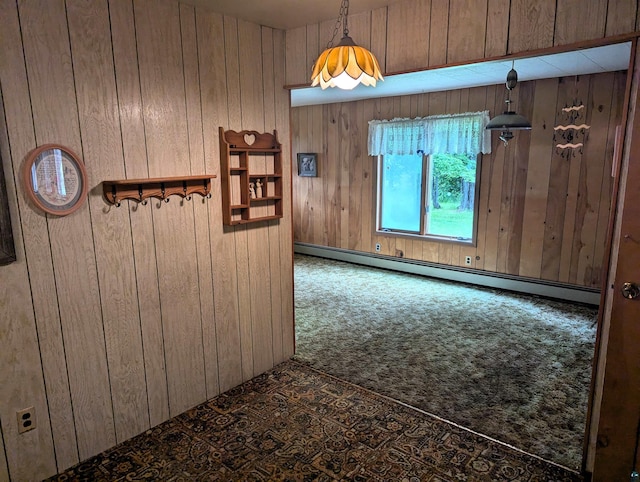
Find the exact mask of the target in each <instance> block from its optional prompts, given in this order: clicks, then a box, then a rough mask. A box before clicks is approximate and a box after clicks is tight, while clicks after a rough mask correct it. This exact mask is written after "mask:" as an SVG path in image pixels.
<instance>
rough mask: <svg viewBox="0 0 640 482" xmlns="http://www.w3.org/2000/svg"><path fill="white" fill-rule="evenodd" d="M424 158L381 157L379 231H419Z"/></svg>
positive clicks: (414, 156)
mask: <svg viewBox="0 0 640 482" xmlns="http://www.w3.org/2000/svg"><path fill="white" fill-rule="evenodd" d="M421 199H422V156H421V155H408V156H396V155H386V156H383V158H382V185H381V206H380V213H381V214H380V228H381V229H390V230H401V231H413V232H420V203H421Z"/></svg>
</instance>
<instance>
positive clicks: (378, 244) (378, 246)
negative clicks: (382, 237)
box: [376, 243, 380, 252]
mask: <svg viewBox="0 0 640 482" xmlns="http://www.w3.org/2000/svg"><path fill="white" fill-rule="evenodd" d="M376 251H378V252H380V243H376Z"/></svg>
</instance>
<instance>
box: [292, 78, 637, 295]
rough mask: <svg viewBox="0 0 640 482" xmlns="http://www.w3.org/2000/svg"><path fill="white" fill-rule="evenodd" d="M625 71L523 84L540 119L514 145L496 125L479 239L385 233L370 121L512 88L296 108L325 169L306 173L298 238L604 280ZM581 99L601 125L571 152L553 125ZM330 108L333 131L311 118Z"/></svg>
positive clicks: (525, 107) (520, 91)
mask: <svg viewBox="0 0 640 482" xmlns="http://www.w3.org/2000/svg"><path fill="white" fill-rule="evenodd" d="M625 79H626V72H617V73H607V74H596V75H589V76H580V77H578V78H574V77H571V78H560V79H545V80H539V81H531V82H521V83H519V84H518V87H517V88H516V89H515V91H514V95H513V96H512V99H513V100H514V102H515V105H516V106H517V110H518V112H522V113H523V115H525V116H527V117H529V118H530V119H532V122H533V125H534V129H533V130H532V131H531V132H518V133H516V136H515V138H514V139H513V140H512V141H511V142H510V143H509V145H508V146H506V147H505V146H504V145H503V143H502V142H501V141H499V140H498V138H497V135H495V134H494V135H493V140H492V153H491V154H487V155H484V156H483V158H482V160H481V164H480V166H481V167H480V169H481V180H480V190H479V197H478V203H479V204H478V207H479V213H478V232H477V240H478V241H477V244H476V246H465V245H460V244H452V243H437V242H432V241H423V240H415V239H409V238H402V237H397V236H385V235H382V234H380V233H375V232H374V229H375V218H374V216H375V214H374V211H375V203H376V196H375V176H374V175H373V174H374V171H375V168H374V166H375V159H374V158H371V157H369V156H366V142H367V133H368V124H367V122H368V121H369V120H371V119H372V118H375V119H391V118H393V117H399V116H404V117H407V116H409V115H411V116H413V117H416V116H418V117H422V116H427V115H434V114H442V113H457V112H465V111H478V110H485V109H488V110H489V111H490V112H491V114H492V115H494V113H495V112H496V111H502V109H503V105H504V87H503V86H501V85H498V86H488V87H475V88H472V89H461V90H455V91H449V92H434V93H429V94H420V95H412V96H403V97H394V98H382V99H376V100H363V101H357V102H348V103H341V104H329V105H324V106H322V107H318V106H307V107H296V108H294V109H292V119H293V124H294V126H293V130H292V132H293V143H294V146H295V149H298V152H316V151H317V152H320V157H319V166H320V172H319V175H318V177H317V178H301V177H297V176H296V177H294V181H293V188H294V200H295V201H296V202H295V203H294V223H295V224H296V229H295V230H294V234H295V241H299V242H303V243H310V244H316V245H321V246H330V247H337V248H344V249H350V250H355V251H362V252H375V250H374V248H373V246H375V244H376V243H380V244H381V253H383V254H386V255H390V256H402V257H405V258H411V259H416V260H421V261H429V262H435V263H440V264H444V265H450V266H464V258H465V256H472V259H474V267H475V268H477V269H481V270H484V271H488V272H494V273H504V274H509V275H516V276H524V277H527V278H533V279H541V280H547V281H556V282H562V283H567V284H573V285H578V286H586V287H596V288H597V287H600V283H601V279H600V273H602V261H603V253H604V252H603V250H602V249H603V248H600V247H598V246H597V241H596V239H600V240H601V239H602V237H601V236H602V235H603V234H602V232H598V230H597V229H596V227H597V226H605V225H607V223H608V219H609V205H610V200H611V190H610V188H609V187H608V186H609V184H610V182H609V181H608V180H609V179H610V172H611V161H612V157H613V150H612V149H613V142H614V136H615V126H617V125H618V124H619V123H620V121H621V109H622V100H623V99H622V95H623V94H622V90H623V88H622V86H623V85H624V82H625ZM605 85H614V86H616V87H615V88H614V89H607V88H605V87H604V86H605ZM576 102H582V103H584V105H585V109H584V111H585V114H584V119H583V120H584V121H585V122H586V123H587V124H593V125H592V128H591V129H592V131H591V132H590V134H589V137H588V139H587V140H586V142H585V146H584V148H583V149H582V152H580V151H577V150H576V151H575V152H574V153H573V155H567V154H568V153H567V152H566V151H564V152H562V151H559V150H558V149H556V148H555V145H556V144H557V143H558V142H560V141H561V140H560V139H558V140H554V129H553V128H554V126H556V125H558V124H562V125H564V124H565V123H566V121H567V119H566V114H564V113H562V108H563V107H566V106H571V105H574V103H576ZM319 117H320V118H322V119H324V120H325V122H324V124H323V129H322V132H318V130H317V129H314V128H312V127H310V126H313V122H315V121H316V120H317V119H318V118H319ZM579 122H580V123H582V120H579ZM320 148H322V150H319V149H320ZM345 191H346V192H347V193H348V195H347V196H345V195H344V193H345ZM315 192H322V193H323V195H324V197H323V198H317V197H316V196H315V195H314V193H315ZM345 217H346V218H347V220H346V222H345ZM323 226H324V230H325V231H326V232H327V236H326V239H325V238H323V239H322V240H321V239H320V238H319V237H318V236H316V235H314V233H317V232H319V231H322V229H323ZM345 229H346V230H347V232H346V233H345V232H344V230H345ZM598 236H600V237H598ZM600 244H602V242H600ZM596 251H597V254H596Z"/></svg>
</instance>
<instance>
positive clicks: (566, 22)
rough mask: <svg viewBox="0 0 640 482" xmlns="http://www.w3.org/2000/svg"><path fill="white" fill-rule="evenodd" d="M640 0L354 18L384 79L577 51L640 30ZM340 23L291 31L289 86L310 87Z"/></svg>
mask: <svg viewBox="0 0 640 482" xmlns="http://www.w3.org/2000/svg"><path fill="white" fill-rule="evenodd" d="M639 15H640V10H639V9H638V2H637V0H589V1H588V2H585V1H584V0H536V1H535V2H534V1H531V0H404V1H401V2H396V3H393V4H391V5H390V6H388V7H383V8H380V9H377V10H372V11H368V12H363V13H359V14H356V15H350V16H349V34H350V35H351V37H352V38H353V40H354V41H355V42H356V43H357V44H358V45H362V46H364V47H367V48H369V49H371V51H372V52H373V53H374V54H375V55H376V58H377V59H378V62H379V63H380V68H381V69H382V71H383V73H386V74H392V73H398V72H404V71H409V70H421V69H425V68H429V67H431V68H433V67H437V66H442V65H446V64H451V63H458V62H467V61H476V60H482V59H483V58H489V57H497V56H504V55H507V54H517V53H522V52H526V51H529V50H537V49H544V48H549V47H554V46H560V45H570V44H572V43H576V42H582V41H585V40H594V39H602V38H605V37H612V36H615V35H621V34H627V33H631V32H634V31H635V30H637V29H639V28H640V19H639ZM334 25H335V20H330V21H326V22H322V23H320V24H312V25H306V26H304V27H299V28H295V29H291V30H287V33H286V46H287V73H286V83H287V85H309V84H310V77H311V70H312V67H313V63H314V62H315V60H316V59H317V58H318V55H319V54H320V52H321V51H322V50H324V49H325V48H326V45H327V42H328V41H329V40H330V39H331V35H332V33H333V28H334Z"/></svg>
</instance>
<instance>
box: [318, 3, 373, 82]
mask: <svg viewBox="0 0 640 482" xmlns="http://www.w3.org/2000/svg"><path fill="white" fill-rule="evenodd" d="M348 15H349V0H342V4H341V5H340V15H339V16H338V20H337V22H336V27H335V29H334V31H333V37H332V38H331V40H330V41H329V43H328V44H327V48H326V50H325V51H324V52H322V53H321V54H320V57H318V60H317V61H316V64H315V66H314V67H313V74H312V75H311V81H312V82H311V86H316V85H318V84H319V85H320V87H322V89H323V90H324V89H326V88H327V87H338V88H339V89H345V90H351V89H353V88H354V87H355V86H357V85H358V84H363V85H370V86H373V87H375V85H376V81H377V80H384V79H383V78H382V74H381V73H380V66H379V65H378V61H377V60H376V58H375V56H374V55H373V54H372V53H371V52H369V51H368V50H367V49H365V48H363V47H359V46H357V45H356V43H355V42H354V41H353V39H352V38H351V37H349V28H348V27H347V16H348ZM340 23H342V40H340V43H339V44H338V45H337V46H335V47H333V41H334V40H335V38H336V35H337V33H338V30H339V28H340Z"/></svg>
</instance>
